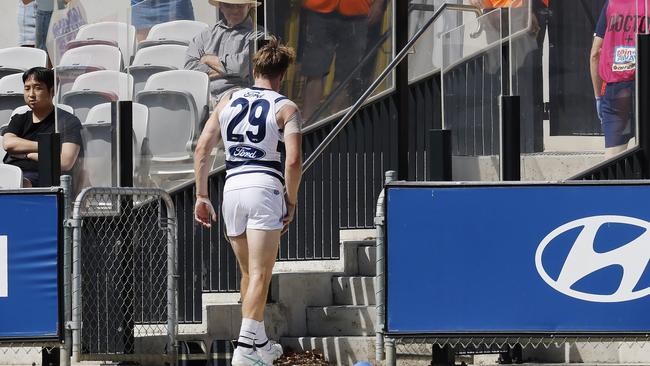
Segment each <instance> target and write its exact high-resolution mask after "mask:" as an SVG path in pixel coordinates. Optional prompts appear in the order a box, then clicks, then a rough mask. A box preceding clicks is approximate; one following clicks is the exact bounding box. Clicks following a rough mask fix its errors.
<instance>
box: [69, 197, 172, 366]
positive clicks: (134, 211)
mask: <svg viewBox="0 0 650 366" xmlns="http://www.w3.org/2000/svg"><path fill="white" fill-rule="evenodd" d="M72 222H73V225H74V231H73V299H72V307H73V322H72V324H73V328H74V332H73V355H74V357H75V359H76V360H93V361H148V362H156V363H158V362H160V363H162V362H166V361H170V360H171V359H175V353H176V348H175V346H174V345H175V344H176V334H177V328H178V327H177V319H176V303H177V299H176V296H177V295H176V275H175V274H176V234H175V233H176V227H175V226H176V219H175V210H174V206H173V203H172V201H171V199H170V197H169V195H168V194H167V193H166V192H164V191H163V190H158V189H138V188H89V189H87V190H84V191H83V192H81V194H80V195H79V196H78V197H77V199H76V200H75V203H74V212H73V220H72ZM168 350H169V352H168Z"/></svg>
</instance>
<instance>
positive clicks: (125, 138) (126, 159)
mask: <svg viewBox="0 0 650 366" xmlns="http://www.w3.org/2000/svg"><path fill="white" fill-rule="evenodd" d="M111 118H112V126H113V131H112V144H111V146H112V154H113V158H114V159H113V164H112V166H113V167H112V168H113V183H114V184H113V185H115V183H117V184H116V185H117V186H118V187H133V103H132V102H131V101H118V102H113V103H112V104H111ZM116 165H117V166H116ZM119 205H120V216H119V217H118V222H117V223H116V224H117V225H120V227H119V229H120V242H119V246H118V251H119V256H120V261H119V263H120V264H119V276H120V277H119V279H120V281H119V286H118V287H117V288H118V289H119V290H118V291H119V292H120V295H119V306H120V316H121V317H122V319H121V328H122V329H121V330H120V332H121V333H122V339H121V343H120V344H121V346H122V348H123V349H122V350H120V351H122V352H124V354H133V353H134V352H135V334H134V330H135V321H136V319H135V316H136V314H135V304H136V293H135V282H134V278H133V270H134V256H135V254H136V253H135V250H134V249H135V248H134V242H133V236H134V234H135V233H134V232H133V225H134V223H133V222H131V221H130V220H124V221H123V222H120V221H121V220H119V218H120V217H130V215H131V214H132V211H133V199H132V196H129V195H127V196H124V197H122V198H121V199H120V202H119ZM135 225H137V224H135Z"/></svg>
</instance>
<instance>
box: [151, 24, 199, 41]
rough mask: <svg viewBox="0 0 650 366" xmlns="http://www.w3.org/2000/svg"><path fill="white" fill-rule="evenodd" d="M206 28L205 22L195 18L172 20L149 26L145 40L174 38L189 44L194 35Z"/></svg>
mask: <svg viewBox="0 0 650 366" xmlns="http://www.w3.org/2000/svg"><path fill="white" fill-rule="evenodd" d="M208 28H210V27H209V26H208V25H207V24H205V23H203V22H199V21H195V20H173V21H171V22H166V23H160V24H156V25H154V26H153V27H151V30H150V31H149V34H148V35H147V41H165V40H174V41H182V42H185V43H187V44H189V43H190V41H191V40H192V39H194V37H196V35H198V34H199V33H201V32H203V31H204V30H206V29H208Z"/></svg>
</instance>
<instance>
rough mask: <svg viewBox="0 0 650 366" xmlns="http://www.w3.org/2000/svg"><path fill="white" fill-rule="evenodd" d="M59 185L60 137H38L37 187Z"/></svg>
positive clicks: (44, 134)
mask: <svg viewBox="0 0 650 366" xmlns="http://www.w3.org/2000/svg"><path fill="white" fill-rule="evenodd" d="M60 183H61V135H60V134H58V133H42V134H40V135H38V185H39V186H40V187H52V186H59V185H60Z"/></svg>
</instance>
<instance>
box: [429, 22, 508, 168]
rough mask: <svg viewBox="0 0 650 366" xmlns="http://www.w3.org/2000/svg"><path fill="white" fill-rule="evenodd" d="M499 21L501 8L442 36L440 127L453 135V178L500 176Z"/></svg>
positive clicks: (500, 71)
mask: <svg viewBox="0 0 650 366" xmlns="http://www.w3.org/2000/svg"><path fill="white" fill-rule="evenodd" d="M470 16H472V17H473V16H474V15H470ZM501 21H502V19H501V11H500V10H491V11H489V12H488V13H486V14H484V15H482V16H481V17H479V18H474V19H473V20H468V21H465V22H464V24H463V25H462V26H460V27H457V28H455V29H453V30H451V31H449V32H446V33H444V34H443V36H442V65H443V67H442V85H443V87H442V89H443V126H444V128H446V129H449V130H451V134H452V156H453V157H454V165H453V174H454V177H453V179H454V180H466V181H470V180H498V179H499V146H500V127H499V126H500V124H499V96H500V95H501V94H502V93H503V85H502V84H503V80H502V72H503V70H502V50H501V37H502V27H501Z"/></svg>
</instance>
